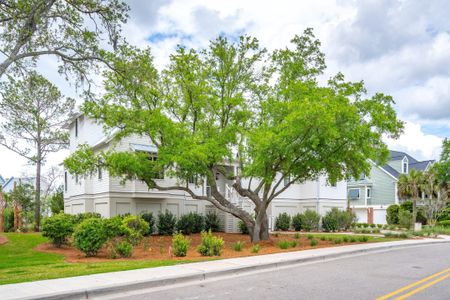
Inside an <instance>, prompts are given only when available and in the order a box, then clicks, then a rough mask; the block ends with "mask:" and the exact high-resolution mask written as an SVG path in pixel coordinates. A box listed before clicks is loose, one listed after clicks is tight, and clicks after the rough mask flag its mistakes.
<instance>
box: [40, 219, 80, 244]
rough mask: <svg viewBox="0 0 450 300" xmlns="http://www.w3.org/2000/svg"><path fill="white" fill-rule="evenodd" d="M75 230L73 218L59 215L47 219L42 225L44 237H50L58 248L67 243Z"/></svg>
mask: <svg viewBox="0 0 450 300" xmlns="http://www.w3.org/2000/svg"><path fill="white" fill-rule="evenodd" d="M73 230H74V223H73V217H72V216H71V215H66V214H65V213H59V214H56V215H53V216H51V217H49V218H46V219H45V220H44V222H43V224H42V235H43V236H45V237H48V238H49V239H50V240H51V241H52V244H53V245H55V246H56V247H61V245H63V244H65V243H66V242H67V239H68V238H69V237H70V236H71V235H72V233H73Z"/></svg>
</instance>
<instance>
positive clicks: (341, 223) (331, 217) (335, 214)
mask: <svg viewBox="0 0 450 300" xmlns="http://www.w3.org/2000/svg"><path fill="white" fill-rule="evenodd" d="M355 220H356V216H355V214H354V213H352V212H350V211H343V210H339V209H338V208H336V207H333V208H332V209H331V210H330V211H329V212H327V213H326V214H325V216H324V217H323V218H322V227H323V229H324V230H325V231H338V230H348V229H349V228H350V226H351V225H352V224H353V223H354V222H355ZM363 226H366V225H365V224H363ZM368 226H369V225H368V224H367V227H368Z"/></svg>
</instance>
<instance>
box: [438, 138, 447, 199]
mask: <svg viewBox="0 0 450 300" xmlns="http://www.w3.org/2000/svg"><path fill="white" fill-rule="evenodd" d="M435 168H436V176H437V179H438V180H439V182H440V184H441V185H442V186H443V187H444V188H445V189H446V191H447V193H448V192H450V140H448V139H445V140H444V141H443V142H442V152H441V157H440V159H439V161H438V162H437V163H436V164H435Z"/></svg>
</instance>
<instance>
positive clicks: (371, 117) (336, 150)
mask: <svg viewBox="0 0 450 300" xmlns="http://www.w3.org/2000/svg"><path fill="white" fill-rule="evenodd" d="M291 42H292V43H291V45H290V47H289V48H285V49H281V50H276V51H274V52H272V53H268V52H267V51H266V50H265V49H263V48H261V47H260V45H259V43H258V41H257V40H256V39H254V38H250V37H246V36H243V37H241V38H240V39H239V40H238V41H237V42H230V41H229V40H227V39H226V38H224V37H219V38H217V39H216V40H214V41H212V42H211V43H210V45H209V47H208V48H207V49H204V50H200V51H196V50H193V49H185V48H184V47H179V48H178V49H177V51H176V52H175V53H174V54H173V55H171V56H170V64H169V66H168V67H167V68H166V69H164V70H162V71H161V72H158V70H156V69H155V67H154V66H153V62H152V57H151V55H150V52H149V50H143V51H140V50H136V49H132V48H122V49H121V50H122V51H121V52H120V53H118V54H117V55H111V60H112V61H113V62H112V64H113V65H114V68H115V69H116V70H120V72H108V73H107V74H106V76H107V79H106V81H105V89H106V94H105V95H104V96H103V97H102V98H101V99H99V100H98V101H89V102H86V103H85V105H84V109H83V110H84V112H85V113H86V114H87V115H88V116H90V117H92V118H94V119H97V120H100V121H101V122H103V124H105V128H106V129H107V130H111V129H112V128H119V129H120V131H119V133H118V134H117V135H116V138H117V139H120V138H123V137H125V136H128V135H131V134H138V135H142V136H146V137H148V139H149V141H151V142H152V143H153V144H154V145H156V146H157V147H158V159H157V160H156V161H155V160H149V159H148V156H147V155H145V154H143V153H139V152H115V151H107V152H103V153H95V154H94V152H93V151H92V149H89V147H88V146H86V145H85V146H82V147H81V148H80V149H79V150H78V151H77V152H76V153H74V154H73V155H72V156H71V157H70V158H68V159H67V160H66V161H65V165H66V167H67V168H68V169H69V170H70V171H71V172H72V173H86V172H89V171H90V170H94V169H95V168H98V167H99V166H102V167H106V168H107V169H108V170H109V172H110V174H111V175H112V176H119V177H122V178H124V179H139V180H142V181H144V182H145V183H146V184H147V185H148V187H149V188H150V189H158V190H180V191H184V192H186V193H187V194H189V195H190V196H191V197H192V198H194V199H199V200H206V201H209V202H211V203H212V204H214V205H215V206H216V207H217V208H219V209H221V210H223V211H225V212H228V213H231V214H232V215H234V216H236V217H237V218H239V219H241V220H242V221H243V222H244V223H245V224H246V225H247V227H248V229H249V231H250V235H251V238H252V241H253V242H258V241H260V240H264V239H268V237H269V236H268V232H269V231H268V230H269V222H268V216H267V212H266V210H267V208H268V206H269V205H270V203H271V202H272V201H273V199H275V198H276V197H277V196H279V195H280V194H282V193H283V192H284V191H285V190H286V189H288V188H289V187H290V186H291V185H292V184H296V183H301V182H304V181H306V180H314V179H316V178H318V176H320V175H326V176H328V180H329V181H330V182H332V183H333V182H336V181H338V180H343V179H346V178H348V177H350V176H353V177H358V176H359V174H360V173H362V172H364V173H367V172H368V171H369V168H370V164H369V162H368V159H372V160H374V161H383V160H385V159H386V158H387V154H388V151H387V147H386V145H385V144H384V143H383V141H382V137H383V135H388V136H391V137H397V136H398V135H399V134H400V132H401V130H402V122H401V121H399V120H398V119H397V117H396V114H395V111H394V109H393V107H392V104H393V100H392V98H391V97H390V96H386V95H384V94H381V93H377V94H375V95H373V96H372V97H367V96H366V95H365V93H366V91H365V88H364V85H363V83H362V82H356V83H352V82H346V81H345V80H344V76H343V75H342V74H338V75H336V76H335V77H333V78H331V79H330V80H329V81H328V82H327V83H325V84H320V83H319V77H320V76H322V75H323V71H324V70H325V68H326V66H325V58H324V54H323V53H322V52H321V51H320V42H319V41H318V40H317V39H315V37H314V35H313V32H312V30H311V29H307V30H306V31H305V32H304V33H303V34H302V35H300V36H295V37H294V38H293V39H292V41H291ZM227 165H234V166H235V167H234V168H227ZM236 167H238V168H236ZM161 170H166V172H167V174H168V175H169V176H174V177H177V178H179V180H178V184H176V185H173V186H163V185H161V184H159V183H158V181H156V180H155V178H156V177H157V174H159V172H161ZM217 173H219V174H221V175H222V176H223V177H224V178H226V179H227V180H229V181H228V182H229V183H230V186H231V188H232V190H233V191H234V193H236V194H237V195H238V196H239V197H242V198H246V199H248V200H249V201H251V202H252V203H253V205H254V210H253V212H247V211H245V210H244V209H243V208H241V207H240V206H239V205H238V204H237V203H235V202H234V201H231V200H230V198H229V197H228V196H229V195H227V192H226V191H225V190H223V189H220V188H219V187H218V184H217V182H216V178H215V177H216V174H217ZM191 177H197V178H203V179H204V180H206V184H207V185H208V186H210V189H211V193H210V195H208V194H206V195H205V194H197V193H196V192H195V190H194V189H192V188H191V187H192V186H191V185H189V184H188V183H187V182H188V180H187V179H188V178H191Z"/></svg>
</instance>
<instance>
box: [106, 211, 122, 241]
mask: <svg viewBox="0 0 450 300" xmlns="http://www.w3.org/2000/svg"><path fill="white" fill-rule="evenodd" d="M122 220H123V218H122V217H121V216H115V217H112V218H109V219H104V220H103V226H104V228H105V233H106V235H107V236H108V239H110V238H114V237H119V236H124V235H126V234H127V232H128V230H127V229H126V228H125V227H124V226H123V223H122Z"/></svg>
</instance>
